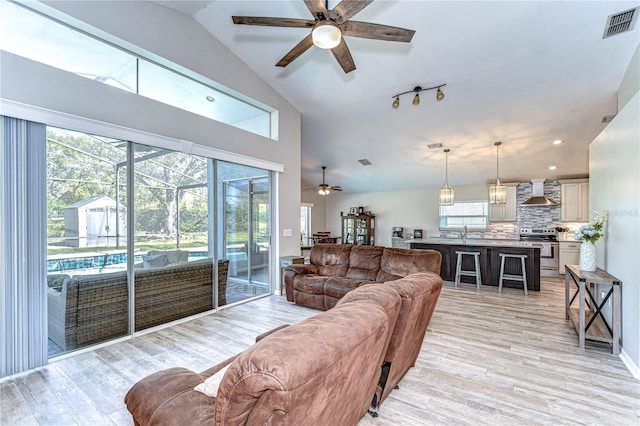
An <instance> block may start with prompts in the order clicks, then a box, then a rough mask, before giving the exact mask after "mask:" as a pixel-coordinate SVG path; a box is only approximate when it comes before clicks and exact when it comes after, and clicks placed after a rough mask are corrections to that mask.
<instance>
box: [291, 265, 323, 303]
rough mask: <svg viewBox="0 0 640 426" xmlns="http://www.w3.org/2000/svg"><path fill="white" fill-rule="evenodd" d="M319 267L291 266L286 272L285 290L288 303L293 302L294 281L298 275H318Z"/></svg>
mask: <svg viewBox="0 0 640 426" xmlns="http://www.w3.org/2000/svg"><path fill="white" fill-rule="evenodd" d="M317 273H318V267H317V266H316V265H313V264H303V265H301V264H296V265H289V266H287V269H285V270H284V288H285V290H286V294H287V301H289V302H293V280H294V279H295V278H296V276H298V275H306V274H317Z"/></svg>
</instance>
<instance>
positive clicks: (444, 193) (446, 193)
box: [439, 148, 454, 206]
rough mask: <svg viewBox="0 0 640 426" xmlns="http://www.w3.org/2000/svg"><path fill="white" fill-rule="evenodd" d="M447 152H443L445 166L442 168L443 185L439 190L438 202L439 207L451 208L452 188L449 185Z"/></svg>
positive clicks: (446, 150)
mask: <svg viewBox="0 0 640 426" xmlns="http://www.w3.org/2000/svg"><path fill="white" fill-rule="evenodd" d="M449 151H450V149H448V148H447V149H445V150H444V158H445V166H444V185H443V186H442V189H440V196H439V202H440V205H441V206H452V205H453V199H454V191H453V188H452V187H451V186H450V185H449Z"/></svg>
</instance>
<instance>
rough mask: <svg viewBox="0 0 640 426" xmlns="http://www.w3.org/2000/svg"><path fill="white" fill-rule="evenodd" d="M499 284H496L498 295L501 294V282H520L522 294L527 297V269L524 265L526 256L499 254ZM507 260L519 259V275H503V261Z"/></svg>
mask: <svg viewBox="0 0 640 426" xmlns="http://www.w3.org/2000/svg"><path fill="white" fill-rule="evenodd" d="M499 256H500V282H499V283H498V293H500V292H502V281H504V280H510V281H520V282H522V286H523V287H524V294H525V296H526V295H527V268H526V265H525V259H527V257H528V256H527V255H526V254H508V253H500V254H499ZM509 258H513V259H520V266H521V271H522V274H521V275H517V274H505V273H504V264H505V261H506V260H507V259H509Z"/></svg>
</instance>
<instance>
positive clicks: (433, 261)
mask: <svg viewBox="0 0 640 426" xmlns="http://www.w3.org/2000/svg"><path fill="white" fill-rule="evenodd" d="M441 262H442V255H441V254H440V252H437V251H435V250H412V249H401V248H385V250H384V252H383V253H382V259H381V260H380V271H379V272H378V275H377V277H376V281H378V282H385V281H393V280H397V279H399V278H402V277H406V276H407V275H410V274H415V273H416V272H425V271H429V272H435V273H436V274H440V263H441Z"/></svg>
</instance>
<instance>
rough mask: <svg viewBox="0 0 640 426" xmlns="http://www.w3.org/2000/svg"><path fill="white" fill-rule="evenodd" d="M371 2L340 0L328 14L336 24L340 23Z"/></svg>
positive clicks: (371, 0) (367, 0)
mask: <svg viewBox="0 0 640 426" xmlns="http://www.w3.org/2000/svg"><path fill="white" fill-rule="evenodd" d="M372 2H373V0H342V1H341V2H340V4H338V5H337V6H336V7H334V8H333V10H332V11H331V12H329V14H330V16H331V19H332V20H333V21H334V22H335V23H336V24H342V23H343V22H347V21H348V20H349V19H351V18H352V17H353V16H354V15H355V14H356V13H358V12H360V11H361V10H362V9H364V8H365V7H367V6H369V4H371V3H372Z"/></svg>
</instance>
